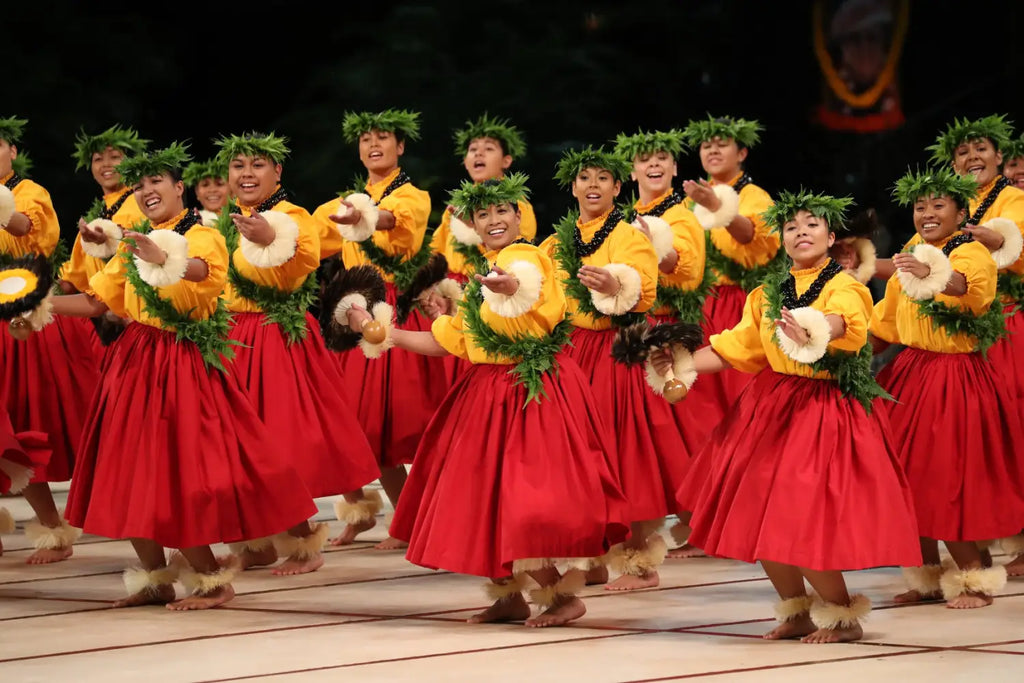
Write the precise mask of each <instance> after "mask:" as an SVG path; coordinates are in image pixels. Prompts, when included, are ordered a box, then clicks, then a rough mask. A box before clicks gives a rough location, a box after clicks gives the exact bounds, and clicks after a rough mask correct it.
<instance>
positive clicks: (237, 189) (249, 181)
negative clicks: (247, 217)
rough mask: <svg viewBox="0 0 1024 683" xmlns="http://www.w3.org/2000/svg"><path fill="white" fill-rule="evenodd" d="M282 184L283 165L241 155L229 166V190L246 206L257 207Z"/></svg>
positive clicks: (265, 159) (263, 158)
mask: <svg viewBox="0 0 1024 683" xmlns="http://www.w3.org/2000/svg"><path fill="white" fill-rule="evenodd" d="M280 183H281V164H275V163H274V162H272V161H271V160H270V159H268V158H266V157H247V156H242V155H241V154H239V155H238V156H236V157H235V158H234V159H232V160H231V163H230V164H228V188H229V189H230V190H231V194H233V195H234V196H236V197H238V201H239V202H241V203H242V204H243V205H245V206H256V205H257V204H259V203H260V202H262V201H263V200H264V199H266V198H267V197H269V196H270V195H272V194H274V190H275V189H276V188H277V186H278V185H279V184H280Z"/></svg>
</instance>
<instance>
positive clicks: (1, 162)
mask: <svg viewBox="0 0 1024 683" xmlns="http://www.w3.org/2000/svg"><path fill="white" fill-rule="evenodd" d="M17 158H18V146H17V145H12V144H11V143H9V142H7V140H3V139H0V178H5V177H7V174H8V173H10V172H11V169H12V168H13V163H14V160H15V159H17Z"/></svg>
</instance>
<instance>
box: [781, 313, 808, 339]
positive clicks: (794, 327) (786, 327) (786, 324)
mask: <svg viewBox="0 0 1024 683" xmlns="http://www.w3.org/2000/svg"><path fill="white" fill-rule="evenodd" d="M781 315H782V318H781V319H776V320H775V326H776V327H778V328H779V329H780V330H782V333H783V334H784V335H786V336H787V337H789V338H790V339H792V340H793V341H795V342H796V343H797V344H799V345H800V346H805V345H806V344H807V342H808V341H809V340H810V338H811V335H809V334H807V330H805V329H804V328H803V327H802V326H801V325H800V323H798V322H797V321H796V318H794V317H793V314H792V313H791V312H790V310H789V309H788V308H785V307H783V309H782V313H781Z"/></svg>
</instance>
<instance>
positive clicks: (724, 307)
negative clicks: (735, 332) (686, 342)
mask: <svg viewBox="0 0 1024 683" xmlns="http://www.w3.org/2000/svg"><path fill="white" fill-rule="evenodd" d="M746 302H747V294H746V292H744V291H743V290H742V289H740V288H739V287H738V286H736V285H716V286H715V287H712V288H711V294H709V295H708V297H707V298H706V299H704V320H703V322H702V323H701V329H702V330H703V331H704V342H705V344H707V342H708V339H710V338H711V335H713V334H718V333H719V332H722V331H723V330H729V329H732V328H733V327H735V326H736V325H738V324H739V322H740V319H741V318H743V306H744V304H746ZM751 377H752V376H751V375H750V374H749V373H745V372H740V371H739V370H732V369H729V370H724V371H722V372H716V373H715V374H713V375H705V376H704V377H701V378H700V382H698V383H697V384H696V385H694V391H693V393H692V394H688V395H687V396H686V401H685V403H688V404H689V406H690V408H689V409H690V410H691V411H693V412H694V413H695V414H697V415H700V416H701V418H702V421H703V423H704V425H705V426H706V427H705V428H706V429H708V430H714V428H715V427H717V426H718V423H719V422H721V421H722V420H724V419H725V418H726V416H727V415H729V412H730V410H731V408H732V404H733V403H735V402H736V399H737V398H739V395H740V394H741V393H742V392H743V390H744V389H745V388H746V387H747V385H748V384H750V380H751ZM701 384H704V386H703V387H701V386H699V385H701ZM705 434H706V435H710V434H709V432H705Z"/></svg>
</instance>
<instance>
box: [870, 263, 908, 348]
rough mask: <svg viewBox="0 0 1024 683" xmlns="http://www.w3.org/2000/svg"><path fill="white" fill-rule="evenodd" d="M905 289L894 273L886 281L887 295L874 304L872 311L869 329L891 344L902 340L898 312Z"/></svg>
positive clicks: (874, 334)
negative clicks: (897, 317) (897, 323)
mask: <svg viewBox="0 0 1024 683" xmlns="http://www.w3.org/2000/svg"><path fill="white" fill-rule="evenodd" d="M902 293H903V289H902V288H901V287H900V281H899V279H898V278H897V277H896V276H895V275H893V276H892V277H890V278H889V281H888V282H886V283H885V296H883V297H882V300H881V301H879V302H878V303H877V304H875V305H874V308H873V309H872V311H871V322H870V323H869V324H868V330H869V331H870V332H871V335H872V336H874V337H878V338H879V339H881V340H882V341H885V342H889V343H890V344H898V343H899V341H900V334H899V329H898V327H897V325H896V313H897V310H898V309H899V303H900V295H901V294H902Z"/></svg>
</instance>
